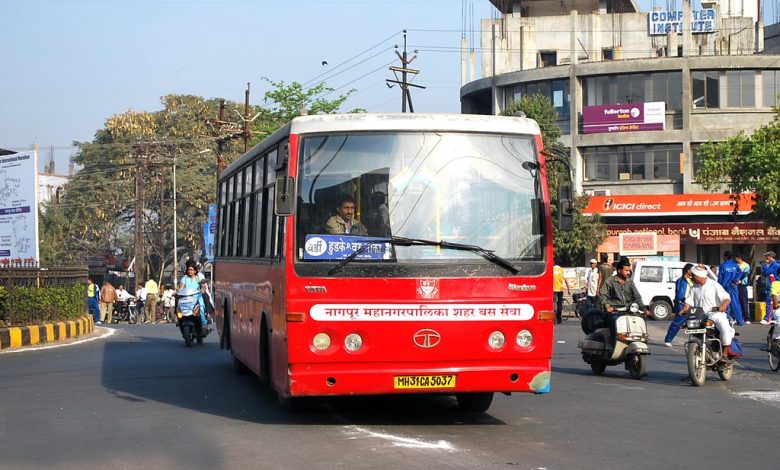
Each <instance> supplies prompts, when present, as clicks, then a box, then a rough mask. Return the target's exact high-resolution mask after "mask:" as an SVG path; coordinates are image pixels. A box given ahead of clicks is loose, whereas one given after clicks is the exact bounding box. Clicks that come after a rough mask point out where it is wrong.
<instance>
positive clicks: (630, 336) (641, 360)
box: [578, 303, 650, 380]
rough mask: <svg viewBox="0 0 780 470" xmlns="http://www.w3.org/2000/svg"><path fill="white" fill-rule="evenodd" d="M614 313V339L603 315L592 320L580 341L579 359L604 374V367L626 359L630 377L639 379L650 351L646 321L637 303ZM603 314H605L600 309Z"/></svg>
mask: <svg viewBox="0 0 780 470" xmlns="http://www.w3.org/2000/svg"><path fill="white" fill-rule="evenodd" d="M615 312H617V313H613V315H615V314H617V315H619V316H618V317H617V318H615V336H616V338H613V337H612V331H611V330H610V327H609V325H608V324H607V320H606V318H603V319H602V321H598V322H595V325H594V326H595V329H594V331H592V332H591V333H590V334H588V335H587V336H586V337H585V339H584V340H582V341H580V342H579V345H578V347H579V348H580V350H581V351H582V360H583V361H585V362H586V363H588V364H590V369H591V370H592V371H593V373H594V374H596V375H601V374H603V373H604V370H605V369H606V368H607V366H614V365H618V364H620V363H623V362H625V365H626V366H625V367H626V370H628V373H629V374H630V375H631V378H633V379H637V380H639V379H641V378H642V377H644V376H645V375H646V374H647V356H648V355H649V354H650V348H648V346H647V341H648V339H649V337H648V335H647V324H646V323H645V319H644V318H643V317H642V316H641V315H639V305H638V304H637V303H632V304H631V305H629V306H628V307H619V308H615ZM602 315H606V313H603V312H602ZM589 321H592V320H589Z"/></svg>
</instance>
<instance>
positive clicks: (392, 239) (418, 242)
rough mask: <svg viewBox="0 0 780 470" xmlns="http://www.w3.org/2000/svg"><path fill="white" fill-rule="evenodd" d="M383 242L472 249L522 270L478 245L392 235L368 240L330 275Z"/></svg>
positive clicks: (503, 264) (400, 244)
mask: <svg viewBox="0 0 780 470" xmlns="http://www.w3.org/2000/svg"><path fill="white" fill-rule="evenodd" d="M381 243H389V244H391V245H393V246H395V245H398V246H413V245H417V246H438V247H440V248H447V249H450V250H461V251H470V252H472V253H476V254H478V255H480V256H482V257H483V258H485V259H486V260H488V261H490V262H492V263H493V264H496V265H498V266H501V267H502V268H504V269H506V270H507V271H509V272H510V273H512V274H517V273H519V272H520V271H519V270H518V269H517V268H515V267H514V265H513V264H512V263H511V262H510V261H508V260H506V259H504V258H502V257H500V256H498V255H497V254H496V253H495V252H494V251H493V250H487V249H485V248H482V247H481V246H478V245H466V244H463V243H453V242H447V241H444V240H439V241H435V240H424V239H421V238H406V237H390V238H380V239H377V240H370V241H366V243H365V244H364V245H363V246H361V247H360V248H358V249H357V250H355V252H354V253H352V254H351V255H349V256H347V257H346V258H344V259H343V260H341V261H339V264H337V265H336V266H333V267H332V268H330V270H328V275H329V276H332V275H334V274H336V273H337V272H339V271H341V270H342V269H344V266H346V265H347V264H349V263H350V262H352V260H354V259H355V258H357V257H358V256H360V254H361V253H363V252H365V251H366V250H367V249H368V247H370V246H372V245H377V244H381Z"/></svg>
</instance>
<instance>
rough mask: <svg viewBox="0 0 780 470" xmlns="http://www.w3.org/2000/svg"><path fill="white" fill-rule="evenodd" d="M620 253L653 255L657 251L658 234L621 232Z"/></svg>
mask: <svg viewBox="0 0 780 470" xmlns="http://www.w3.org/2000/svg"><path fill="white" fill-rule="evenodd" d="M619 237H620V254H623V255H654V254H656V253H657V252H658V240H657V237H658V235H657V234H656V233H655V232H634V233H621V234H620V235H619Z"/></svg>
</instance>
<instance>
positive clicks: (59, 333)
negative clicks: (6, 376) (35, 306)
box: [0, 315, 95, 350]
mask: <svg viewBox="0 0 780 470" xmlns="http://www.w3.org/2000/svg"><path fill="white" fill-rule="evenodd" d="M94 329H95V325H94V320H93V319H92V316H91V315H87V316H83V317H80V318H77V319H75V320H68V321H61V322H52V323H42V324H38V325H30V326H11V327H6V328H0V350H4V349H12V348H20V347H22V346H34V345H36V344H42V343H51V342H54V341H59V340H64V339H67V338H75V337H77V336H81V335H84V334H86V333H91V332H92V330H94Z"/></svg>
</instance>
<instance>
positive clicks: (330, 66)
mask: <svg viewBox="0 0 780 470" xmlns="http://www.w3.org/2000/svg"><path fill="white" fill-rule="evenodd" d="M653 2H655V3H656V4H658V5H666V1H665V0H663V1H661V0H641V1H640V2H639V4H640V7H641V9H642V10H644V11H647V10H649V9H650V8H651V7H652V6H653ZM696 3H697V4H698V1H697V2H696ZM464 5H465V8H464ZM464 10H465V11H466V12H467V14H466V19H464V14H463V12H464ZM469 12H473V15H472V14H471V13H469ZM495 14H496V10H495V9H494V8H493V7H492V5H491V4H490V2H489V1H488V0H0V18H2V20H3V21H2V23H3V27H2V30H0V37H2V39H1V40H0V148H6V149H12V150H19V151H21V150H25V149H29V148H31V146H32V145H33V144H37V145H38V146H39V148H40V157H39V160H40V161H39V168H42V166H43V164H45V163H46V161H48V159H49V153H50V148H52V147H53V148H54V155H55V159H56V170H57V173H59V174H65V173H66V172H67V164H68V159H69V157H70V155H72V154H73V153H74V149H73V147H72V146H71V144H72V142H73V141H82V142H83V141H90V140H92V138H93V137H94V135H95V132H96V131H97V130H99V129H101V128H102V127H104V124H105V121H106V119H107V118H109V117H111V116H112V115H115V114H120V113H123V112H125V111H127V110H128V109H131V110H134V111H157V110H159V109H161V105H160V97H162V96H164V95H167V94H192V95H198V96H202V97H205V98H225V99H228V100H232V101H238V102H243V99H244V90H245V88H246V84H247V83H250V84H251V90H252V92H251V93H252V98H251V100H252V103H253V104H262V98H263V93H264V92H265V91H267V90H268V85H267V84H266V83H265V82H263V81H262V80H261V77H267V78H269V79H271V80H273V81H284V82H286V83H290V82H293V81H297V82H299V83H303V84H309V85H313V84H316V83H317V82H318V81H325V83H326V84H327V85H329V86H331V87H333V88H336V91H335V92H334V93H333V94H331V95H328V96H325V98H328V99H332V98H335V97H337V96H338V95H339V94H343V93H346V92H347V91H348V90H350V89H355V90H356V91H355V93H354V94H353V95H352V96H350V98H349V99H348V100H347V102H346V103H345V104H344V109H353V108H364V109H366V110H367V111H369V112H397V111H400V108H401V104H400V103H401V97H400V96H401V94H400V91H399V89H398V87H397V86H396V87H395V88H392V89H389V88H388V87H387V86H386V84H385V79H392V78H394V77H393V74H392V72H390V71H389V70H388V67H389V66H391V65H395V66H398V65H400V63H399V61H398V60H397V57H396V56H395V54H394V50H395V49H394V46H395V45H398V46H401V47H402V45H403V35H402V30H404V29H406V30H407V31H408V33H407V35H408V36H407V38H408V39H407V42H408V49H409V51H410V52H412V51H414V50H417V51H418V52H417V54H416V55H417V59H416V60H415V61H414V62H413V63H412V64H411V65H410V67H411V68H415V69H418V70H420V74H419V75H418V77H416V79H415V81H414V83H416V84H419V85H423V86H425V87H426V89H424V90H421V89H413V90H412V100H413V103H414V107H415V111H418V112H456V113H457V112H459V111H460V103H459V89H460V76H461V71H460V51H459V47H460V39H461V36H462V35H463V31H464V28H465V29H466V30H469V29H471V28H478V24H479V19H481V18H490V17H491V16H495ZM472 16H473V21H472V19H471V17H472ZM466 37H467V38H468V39H471V38H472V34H471V33H469V32H467V33H466ZM473 38H474V39H475V41H477V42H478V41H479V36H478V33H474V35H473ZM474 47H479V44H474ZM410 55H411V54H410ZM323 61H325V62H327V65H323ZM477 73H479V72H477Z"/></svg>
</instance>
